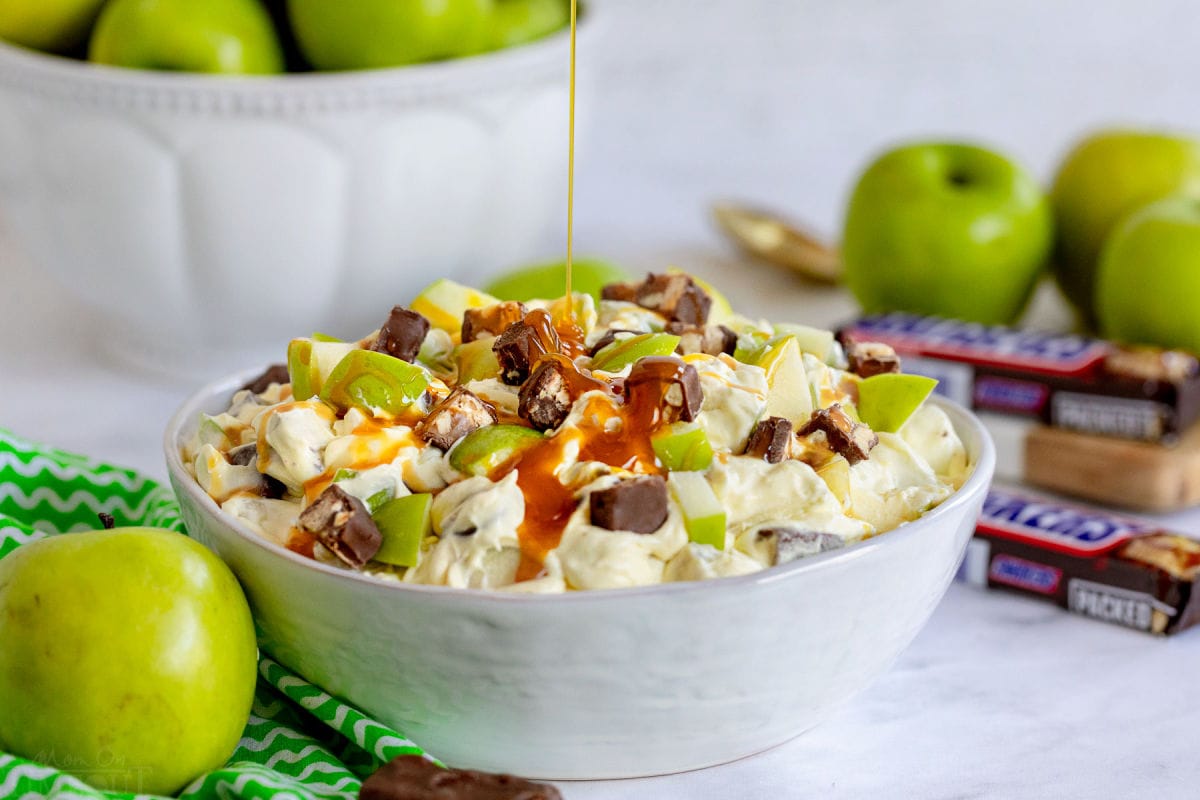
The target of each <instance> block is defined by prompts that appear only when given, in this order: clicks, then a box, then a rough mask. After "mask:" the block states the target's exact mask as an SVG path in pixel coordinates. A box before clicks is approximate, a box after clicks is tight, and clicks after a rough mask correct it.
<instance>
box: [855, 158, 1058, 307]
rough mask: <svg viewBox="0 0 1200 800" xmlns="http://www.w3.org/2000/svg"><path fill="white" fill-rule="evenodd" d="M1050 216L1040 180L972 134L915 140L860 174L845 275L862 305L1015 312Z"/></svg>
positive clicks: (1038, 259) (1039, 263)
mask: <svg viewBox="0 0 1200 800" xmlns="http://www.w3.org/2000/svg"><path fill="white" fill-rule="evenodd" d="M1051 235H1052V234H1051V217H1050V208H1049V205H1048V203H1047V201H1046V198H1045V197H1044V195H1043V194H1042V191H1041V189H1039V188H1038V185H1037V182H1036V181H1035V180H1034V179H1033V178H1032V177H1031V176H1030V175H1029V174H1028V173H1027V172H1026V171H1025V170H1024V169H1022V168H1021V167H1019V166H1018V165H1016V164H1015V163H1013V162H1012V161H1010V160H1009V159H1007V158H1005V157H1004V156H1001V155H999V154H998V153H994V152H992V151H990V150H986V149H984V148H982V147H976V146H973V145H969V144H955V143H936V142H935V143H925V144H912V145H907V146H903V147H899V148H897V149H894V150H891V151H890V152H888V153H885V154H884V155H883V156H881V157H880V158H878V159H877V160H876V161H875V162H874V163H872V164H871V165H870V166H869V167H868V168H867V170H866V172H865V173H863V175H862V177H861V178H859V180H858V185H857V186H856V187H855V189H854V193H853V195H852V197H851V199H850V205H849V209H848V211H847V215H846V223H845V230H844V234H843V241H842V259H843V261H844V264H845V279H846V284H847V285H848V286H849V288H850V290H851V291H852V292H853V293H854V296H855V297H856V298H857V299H858V301H859V303H860V304H861V305H862V307H863V309H864V310H865V311H867V312H871V313H873V312H880V311H891V310H902V311H911V312H914V313H919V314H936V315H939V316H945V317H957V318H960V319H966V320H971V321H976V322H986V323H1007V322H1012V321H1013V320H1014V319H1016V317H1017V316H1018V315H1019V314H1020V313H1021V310H1022V309H1023V308H1024V307H1025V303H1026V301H1027V300H1028V299H1029V295H1030V293H1031V292H1032V290H1033V287H1034V285H1035V284H1036V282H1037V279H1038V276H1039V274H1040V272H1041V270H1042V267H1043V266H1044V264H1045V261H1046V257H1047V255H1048V253H1049V249H1050V244H1051Z"/></svg>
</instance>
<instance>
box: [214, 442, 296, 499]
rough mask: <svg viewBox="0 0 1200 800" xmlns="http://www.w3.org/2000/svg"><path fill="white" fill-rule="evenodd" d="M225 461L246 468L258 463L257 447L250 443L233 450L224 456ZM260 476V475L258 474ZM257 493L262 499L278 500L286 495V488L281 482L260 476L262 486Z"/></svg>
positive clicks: (268, 476) (266, 476) (267, 476)
mask: <svg viewBox="0 0 1200 800" xmlns="http://www.w3.org/2000/svg"><path fill="white" fill-rule="evenodd" d="M225 460H226V461H228V462H229V463H230V464H232V465H234V466H237V467H248V466H250V465H251V464H257V463H258V446H257V445H256V444H254V443H253V442H251V443H250V444H243V445H240V446H238V447H235V448H233V449H232V450H230V451H229V452H228V453H226V454H225ZM259 474H260V475H262V473H259ZM258 493H259V494H261V495H262V496H263V497H270V498H279V497H283V496H284V495H285V494H287V486H285V485H284V483H283V481H281V480H279V479H278V478H274V477H272V476H270V475H262V484H261V485H260V486H259V487H258Z"/></svg>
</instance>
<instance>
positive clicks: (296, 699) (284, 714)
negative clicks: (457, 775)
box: [0, 430, 422, 800]
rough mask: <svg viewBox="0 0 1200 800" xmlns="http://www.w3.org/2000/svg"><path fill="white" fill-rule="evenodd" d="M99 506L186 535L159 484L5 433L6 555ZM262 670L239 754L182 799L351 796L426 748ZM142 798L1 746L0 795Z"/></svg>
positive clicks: (0, 533) (2, 520)
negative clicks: (390, 765)
mask: <svg viewBox="0 0 1200 800" xmlns="http://www.w3.org/2000/svg"><path fill="white" fill-rule="evenodd" d="M100 512H104V513H107V514H112V515H113V518H114V519H115V521H116V524H117V526H118V527H120V526H125V525H147V526H154V527H162V528H172V529H174V530H177V531H183V523H182V521H181V520H180V518H179V507H178V506H177V505H176V503H175V498H174V496H173V495H172V494H171V492H170V490H168V489H166V488H165V487H163V486H161V485H159V484H158V483H156V482H155V481H153V480H150V479H149V478H147V477H145V476H143V475H140V474H138V473H136V472H134V471H132V470H128V469H121V468H118V467H113V466H111V465H108V464H104V463H101V462H99V461H93V460H92V459H89V458H85V457H83V456H78V455H74V454H71V453H65V452H63V451H61V450H55V449H52V448H48V447H44V446H41V445H37V444H34V443H32V442H28V441H25V440H23V439H19V438H17V437H15V436H13V435H12V434H10V433H7V432H6V431H3V430H0V558H3V557H4V556H5V555H7V554H8V553H10V552H12V551H13V550H15V549H17V548H18V547H20V546H22V545H24V544H26V543H28V542H32V541H34V540H36V539H40V538H43V537H45V536H53V535H55V534H57V533H65V532H68V531H81V530H94V529H96V528H98V527H99V520H98V517H97V515H98V514H99V513H100ZM258 672H259V682H258V689H257V692H256V694H255V698H254V708H253V710H252V711H251V714H250V721H249V723H248V724H247V725H246V730H245V731H244V732H243V733H242V739H241V741H240V742H239V743H238V746H237V750H236V751H234V754H233V756H232V757H231V758H230V759H229V762H228V763H227V764H226V765H225V766H224V767H222V768H221V769H218V770H216V771H214V772H210V773H208V774H207V775H203V776H201V777H199V778H197V779H196V780H195V781H193V782H192V783H191V784H190V785H189V786H187V787H186V788H185V789H184V790H183V791H182V792H181V793H180V795H179V796H180V797H182V798H188V800H203V799H206V798H221V799H222V800H231V799H232V798H260V797H273V798H353V797H357V796H358V789H359V786H360V784H361V783H362V779H363V778H364V777H366V776H367V775H369V774H370V773H371V772H373V771H374V770H375V769H376V768H377V767H378V766H379V765H380V764H382V763H384V762H386V761H389V760H391V759H392V758H394V757H396V756H398V755H404V754H413V753H415V754H422V751H421V749H420V748H419V747H417V746H416V745H415V744H413V743H412V742H410V741H409V740H408V739H406V738H405V737H404V736H403V735H401V734H399V733H397V732H396V731H393V730H391V729H389V728H387V727H385V726H384V725H381V724H379V723H378V722H376V721H375V720H373V719H371V718H370V717H368V716H366V715H365V714H363V713H362V712H361V711H359V710H358V709H356V708H353V707H352V706H349V705H347V704H346V703H344V702H342V701H340V700H338V699H337V698H335V697H332V696H330V695H329V694H327V693H325V692H323V691H321V689H319V688H318V687H316V686H313V685H312V684H311V683H308V682H307V681H305V680H303V679H301V678H300V677H298V676H297V675H295V674H293V673H292V672H289V671H288V670H287V668H285V667H283V666H282V665H280V664H278V663H276V662H275V661H273V660H271V659H270V658H269V657H268V656H266V655H265V654H264V655H261V656H260V658H259V665H258ZM138 796H139V795H127V794H126V795H122V794H107V793H104V792H99V791H97V790H95V789H92V788H91V787H89V786H88V785H87V784H85V783H83V782H82V781H80V780H78V779H77V778H74V777H72V776H70V775H68V774H66V773H63V772H60V771H58V770H55V769H52V768H50V767H46V766H43V765H41V764H36V763H34V762H32V761H27V760H25V759H21V758H18V757H17V756H14V755H11V754H7V753H3V752H0V798H5V799H7V798H21V800H24V799H25V798H30V800H32V798H42V797H56V798H58V797H61V798H88V799H89V800H94V799H95V798H103V797H138ZM140 796H142V797H144V796H145V795H140Z"/></svg>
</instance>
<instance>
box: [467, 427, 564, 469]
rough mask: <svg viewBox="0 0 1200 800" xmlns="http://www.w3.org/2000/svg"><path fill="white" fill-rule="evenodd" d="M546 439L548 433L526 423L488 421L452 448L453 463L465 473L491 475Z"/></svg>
mask: <svg viewBox="0 0 1200 800" xmlns="http://www.w3.org/2000/svg"><path fill="white" fill-rule="evenodd" d="M544 441H546V437H545V436H544V435H542V433H541V432H540V431H535V430H534V429H533V428H526V427H524V426H523V425H485V426H484V427H482V428H477V429H476V430H474V431H471V432H470V433H468V434H467V435H466V436H464V437H463V438H462V439H459V441H458V443H457V444H456V445H454V447H452V448H451V449H450V466H452V467H454V468H455V469H456V470H458V471H459V472H461V473H463V474H464V475H490V474H491V473H492V471H493V470H495V469H497V468H498V467H501V466H503V465H505V464H507V463H508V462H509V461H512V460H513V459H514V458H516V457H517V456H518V455H520V454H521V453H523V452H525V451H526V450H528V449H529V448H531V447H535V446H537V445H538V444H541V443H542V442H544Z"/></svg>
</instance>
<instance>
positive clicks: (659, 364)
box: [624, 356, 704, 422]
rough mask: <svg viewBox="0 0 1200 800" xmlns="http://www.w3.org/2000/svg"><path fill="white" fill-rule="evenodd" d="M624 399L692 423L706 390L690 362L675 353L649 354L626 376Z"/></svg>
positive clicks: (631, 403) (634, 404)
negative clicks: (653, 407)
mask: <svg viewBox="0 0 1200 800" xmlns="http://www.w3.org/2000/svg"><path fill="white" fill-rule="evenodd" d="M624 391H625V402H626V403H627V404H628V405H631V406H638V405H641V404H643V403H648V404H651V405H653V406H656V407H658V408H660V409H663V410H664V411H668V410H669V411H670V412H671V413H670V414H667V415H666V416H668V417H671V416H673V417H675V418H678V419H681V420H683V421H684V422H691V421H693V420H694V419H696V415H697V414H699V413H700V406H701V404H702V403H703V402H704V390H703V389H701V388H700V373H698V372H696V368H695V367H693V366H692V365H691V364H687V363H684V362H683V361H682V360H680V359H678V358H675V357H673V356H648V357H646V358H642V359H639V360H638V361H637V363H635V364H634V365H633V369H631V370H630V371H629V377H627V378H626V379H625V389H624Z"/></svg>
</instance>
